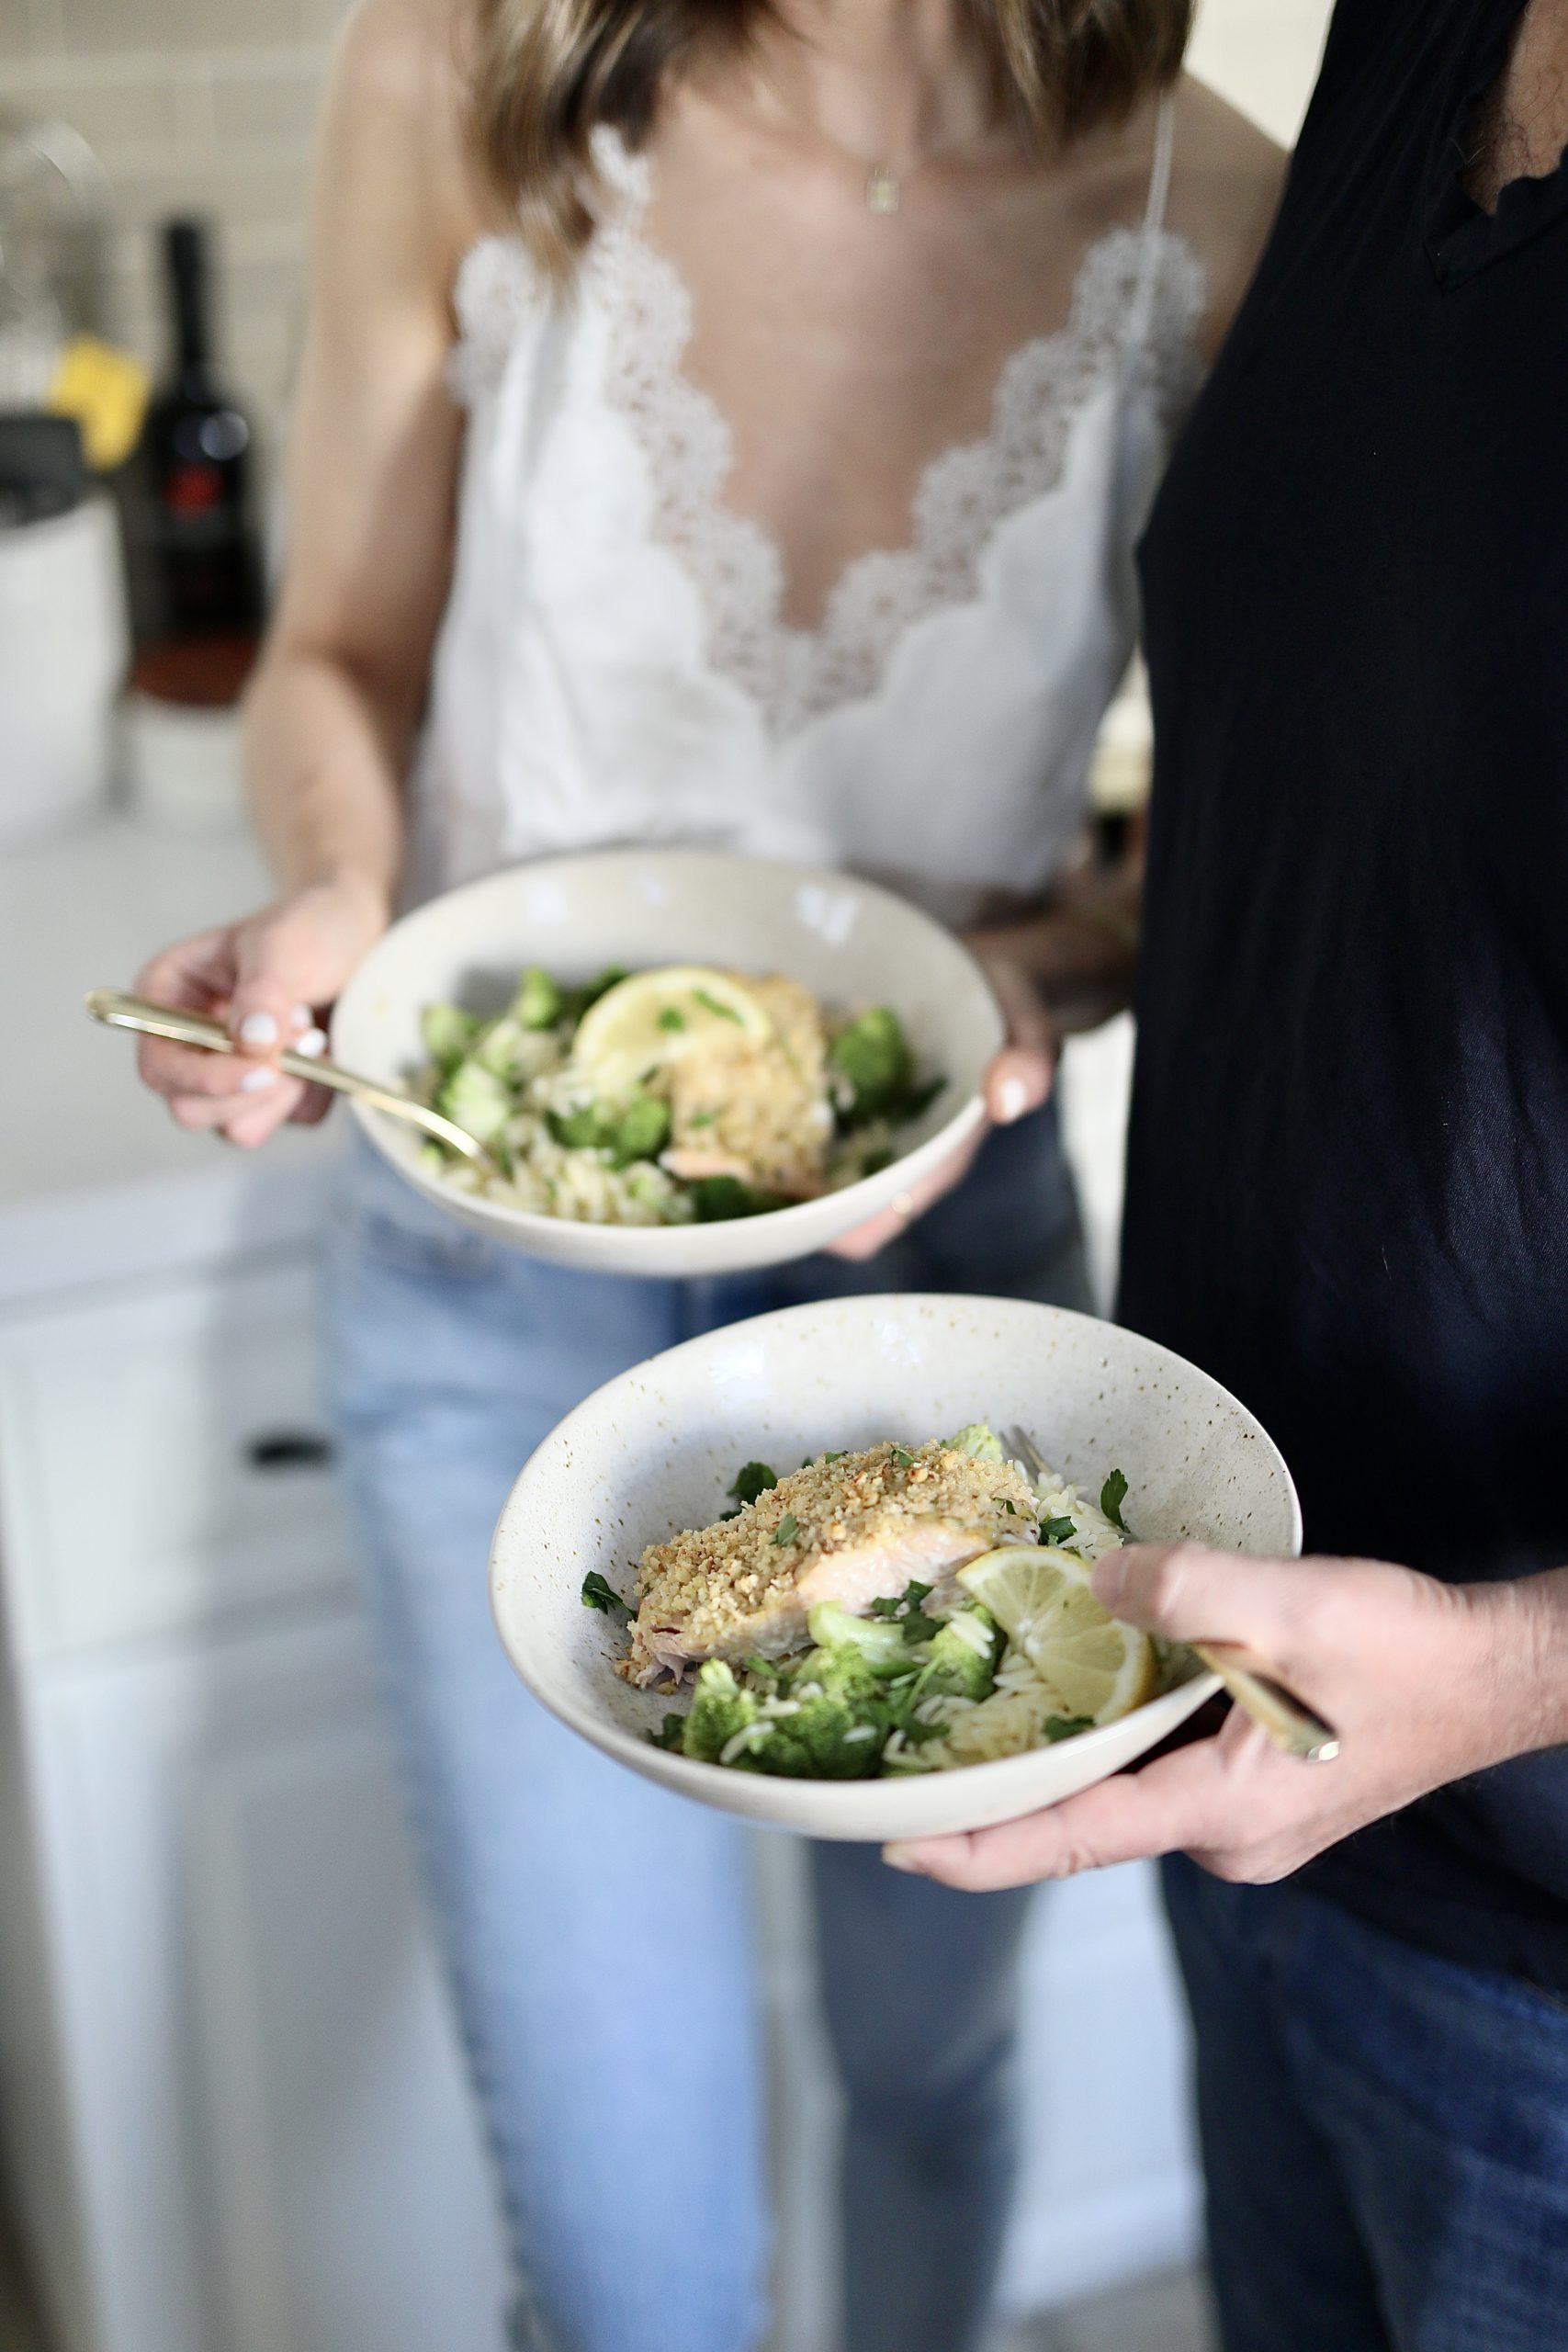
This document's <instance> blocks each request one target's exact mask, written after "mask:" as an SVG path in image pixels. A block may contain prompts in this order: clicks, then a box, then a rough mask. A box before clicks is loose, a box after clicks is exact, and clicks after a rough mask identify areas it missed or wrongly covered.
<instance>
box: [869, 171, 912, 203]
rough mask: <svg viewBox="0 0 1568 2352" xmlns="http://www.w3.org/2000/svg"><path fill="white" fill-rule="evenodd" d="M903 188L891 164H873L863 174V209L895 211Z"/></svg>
mask: <svg viewBox="0 0 1568 2352" xmlns="http://www.w3.org/2000/svg"><path fill="white" fill-rule="evenodd" d="M902 195H903V190H902V188H901V187H899V185H898V175H897V172H896V171H895V170H894V169H893V166H892V164H873V165H872V167H871V169H870V171H869V172H867V174H866V175H865V209H866V210H867V211H868V212H897V209H898V205H899V200H900V198H901V197H902Z"/></svg>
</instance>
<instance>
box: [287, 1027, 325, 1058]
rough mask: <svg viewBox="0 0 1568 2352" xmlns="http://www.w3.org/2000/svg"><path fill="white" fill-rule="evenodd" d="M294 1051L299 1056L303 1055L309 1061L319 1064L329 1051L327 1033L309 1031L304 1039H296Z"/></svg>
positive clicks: (317, 1030) (316, 1030) (314, 1030)
mask: <svg viewBox="0 0 1568 2352" xmlns="http://www.w3.org/2000/svg"><path fill="white" fill-rule="evenodd" d="M294 1050H295V1052H296V1053H297V1054H303V1055H304V1056H305V1057H306V1059H307V1060H308V1061H312V1062H319V1061H320V1060H321V1056H322V1055H323V1054H324V1053H325V1052H326V1050H327V1033H326V1031H325V1030H324V1029H307V1030H306V1032H305V1035H303V1036H302V1037H298V1038H296V1039H295V1043H294Z"/></svg>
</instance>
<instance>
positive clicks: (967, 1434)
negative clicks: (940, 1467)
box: [942, 1421, 1007, 1462]
mask: <svg viewBox="0 0 1568 2352" xmlns="http://www.w3.org/2000/svg"><path fill="white" fill-rule="evenodd" d="M942 1442H943V1443H944V1444H945V1445H946V1447H947V1449H948V1451H949V1453H968V1454H972V1455H973V1456H974V1458H975V1460H976V1462H1005V1461H1006V1460H1007V1455H1006V1454H1005V1453H1003V1452H1002V1442H1001V1440H1000V1438H999V1437H998V1435H997V1433H996V1431H995V1430H994V1429H992V1428H991V1426H990V1424H989V1423H988V1422H987V1421H971V1422H969V1424H968V1425H967V1427H966V1428H964V1429H961V1430H959V1432H958V1434H957V1436H956V1437H950V1438H945V1439H943V1441H942Z"/></svg>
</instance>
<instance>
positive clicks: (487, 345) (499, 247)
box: [446, 237, 548, 408]
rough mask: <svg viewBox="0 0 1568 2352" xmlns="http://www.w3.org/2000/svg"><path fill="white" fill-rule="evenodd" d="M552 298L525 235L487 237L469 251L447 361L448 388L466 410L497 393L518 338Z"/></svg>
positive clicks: (461, 269)
mask: <svg viewBox="0 0 1568 2352" xmlns="http://www.w3.org/2000/svg"><path fill="white" fill-rule="evenodd" d="M547 300H548V297H547V291H546V288H545V287H544V285H543V283H542V282H541V280H540V277H539V273H538V270H537V269H536V266H535V265H534V259H533V256H532V254H530V253H529V251H528V248H527V247H526V245H525V244H524V243H523V240H522V239H521V237H483V238H481V239H480V241H479V243H478V244H477V245H472V246H470V247H469V249H468V252H467V253H466V254H464V256H463V259H462V262H461V264H460V265H459V266H458V270H457V282H456V284H455V285H454V287H453V288H452V308H453V311H455V313H456V315H457V341H456V343H455V344H454V345H453V346H452V349H451V352H450V354H449V355H448V356H447V361H446V386H447V390H449V391H450V392H451V394H452V397H453V399H454V400H455V401H457V403H458V405H459V406H460V407H462V408H472V407H473V406H474V404H475V402H476V401H479V400H480V399H481V398H483V396H484V395H485V394H486V393H489V392H493V391H495V390H496V389H497V388H498V386H499V385H500V382H501V379H502V375H503V373H504V372H505V368H506V363H507V360H508V359H509V358H510V356H511V355H512V352H513V348H514V346H515V345H516V342H517V338H518V336H519V335H520V334H522V333H523V330H524V328H525V326H527V325H528V324H529V323H530V322H531V321H532V320H534V319H536V318H537V317H539V316H540V314H541V313H542V311H544V309H545V306H546V303H547Z"/></svg>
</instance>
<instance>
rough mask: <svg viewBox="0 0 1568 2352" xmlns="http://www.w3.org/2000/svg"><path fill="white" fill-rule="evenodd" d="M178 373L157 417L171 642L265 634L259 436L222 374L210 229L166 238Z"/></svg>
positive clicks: (153, 414) (154, 434) (164, 629)
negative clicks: (257, 514) (255, 507)
mask: <svg viewBox="0 0 1568 2352" xmlns="http://www.w3.org/2000/svg"><path fill="white" fill-rule="evenodd" d="M164 265H165V269H166V273H167V285H168V296H169V307H170V317H171V323H172V340H173V368H172V372H171V375H170V378H169V380H168V381H167V383H166V384H165V385H164V387H163V389H162V390H160V391H159V393H158V394H157V396H156V397H155V399H154V400H153V401H152V407H151V409H150V410H149V412H148V417H147V426H146V436H145V445H144V446H145V451H146V456H147V459H148V481H149V486H150V490H151V494H152V503H153V509H154V515H153V538H154V565H155V570H156V573H157V585H158V590H159V595H160V602H161V604H162V607H163V611H162V616H161V622H162V626H161V628H160V631H159V633H160V635H162V636H164V637H166V638H168V639H198V638H209V637H213V636H223V637H227V638H229V639H247V638H248V639H251V640H252V641H253V642H254V639H255V638H256V636H257V635H258V634H259V632H260V628H261V622H262V581H261V561H260V552H259V548H258V545H257V540H256V533H255V529H254V522H253V518H252V512H251V495H252V493H251V438H252V436H251V426H250V421H249V419H248V418H247V416H246V415H245V413H244V411H243V408H242V407H241V406H240V405H239V403H238V401H236V400H235V399H234V398H233V396H232V394H231V392H230V391H229V390H228V388H227V386H226V385H225V384H224V382H223V380H222V377H221V374H220V368H219V366H218V362H217V356H216V349H215V342H214V334H213V324H212V268H211V242H210V237H209V232H208V229H207V227H206V224H205V223H203V222H201V221H198V220H172V221H170V222H169V223H168V224H167V226H166V228H165V230H164Z"/></svg>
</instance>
